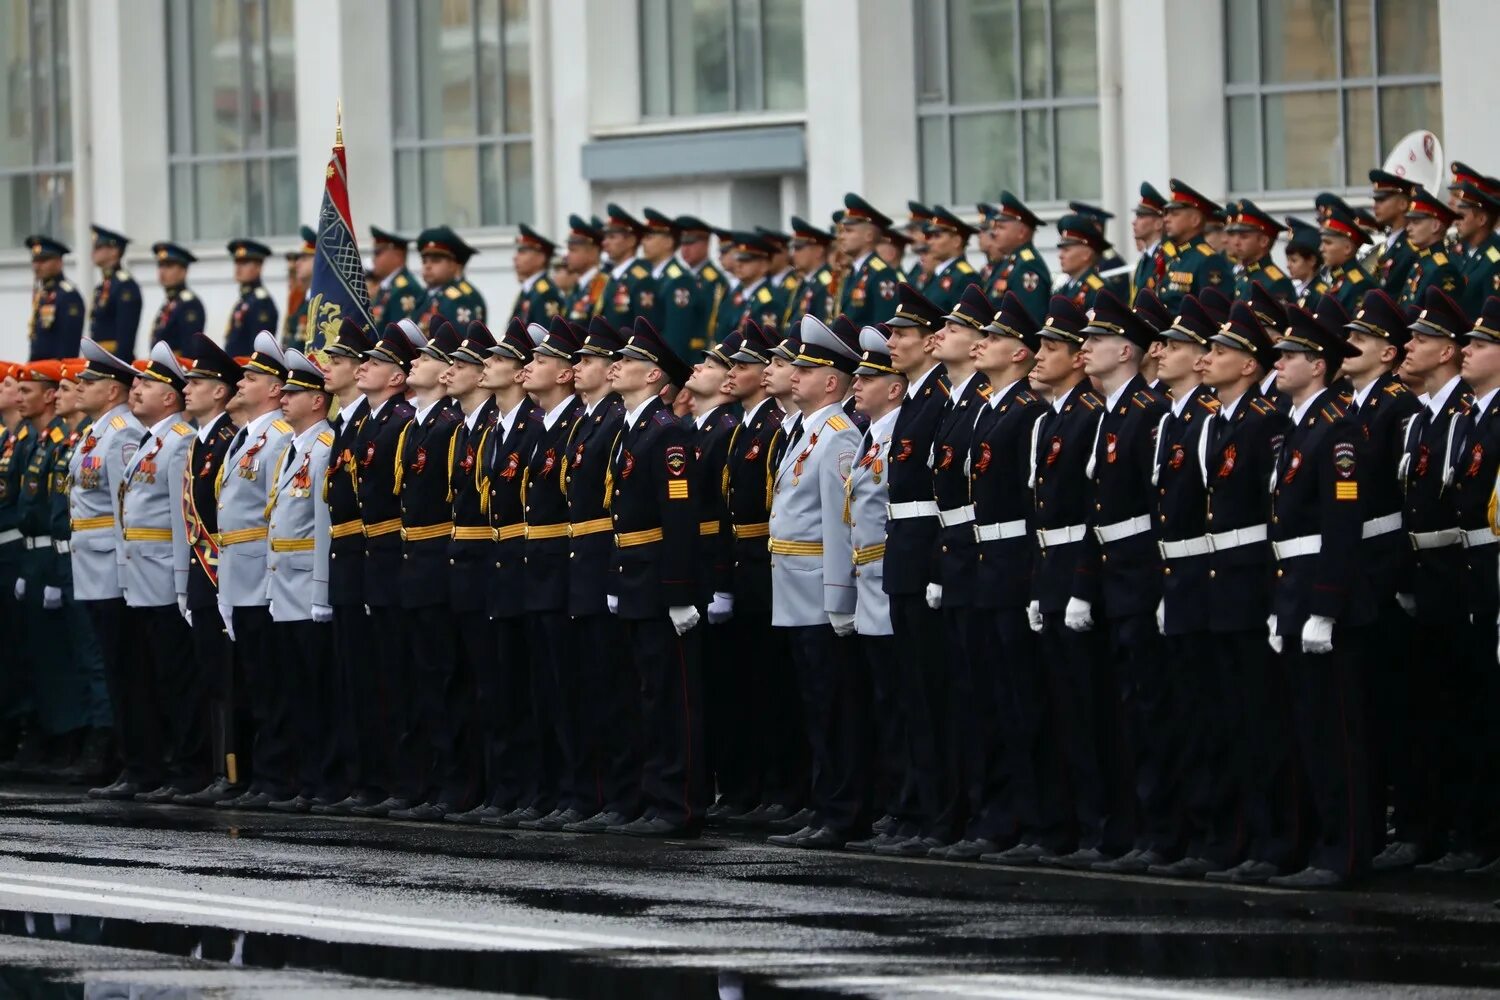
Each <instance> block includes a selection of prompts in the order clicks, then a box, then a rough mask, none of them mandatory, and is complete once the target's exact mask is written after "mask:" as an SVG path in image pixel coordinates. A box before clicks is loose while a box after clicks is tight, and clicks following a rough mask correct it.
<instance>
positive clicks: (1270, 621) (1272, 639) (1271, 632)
mask: <svg viewBox="0 0 1500 1000" xmlns="http://www.w3.org/2000/svg"><path fill="white" fill-rule="evenodd" d="M1266 628H1267V630H1268V632H1267V635H1266V642H1267V643H1269V644H1270V646H1271V651H1272V652H1275V653H1279V652H1281V636H1279V635H1277V634H1276V616H1275V615H1272V616H1271V617H1269V618H1267V619H1266Z"/></svg>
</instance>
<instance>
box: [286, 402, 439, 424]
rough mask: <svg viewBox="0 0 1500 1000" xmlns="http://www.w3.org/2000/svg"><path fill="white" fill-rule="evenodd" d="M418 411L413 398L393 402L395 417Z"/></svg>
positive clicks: (392, 414)
mask: <svg viewBox="0 0 1500 1000" xmlns="http://www.w3.org/2000/svg"><path fill="white" fill-rule="evenodd" d="M416 412H417V408H416V407H415V406H412V405H411V400H408V399H398V400H396V401H395V402H393V403H391V416H393V417H400V418H401V419H403V420H405V419H406V418H407V417H410V416H414V415H415V414H416ZM278 422H279V421H278Z"/></svg>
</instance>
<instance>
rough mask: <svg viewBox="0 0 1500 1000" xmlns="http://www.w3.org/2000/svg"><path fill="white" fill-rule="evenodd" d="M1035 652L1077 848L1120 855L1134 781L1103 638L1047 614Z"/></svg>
mask: <svg viewBox="0 0 1500 1000" xmlns="http://www.w3.org/2000/svg"><path fill="white" fill-rule="evenodd" d="M1038 649H1039V651H1040V653H1041V658H1042V662H1043V663H1045V664H1046V665H1047V675H1048V680H1049V684H1050V691H1051V695H1052V703H1053V705H1054V707H1055V708H1056V718H1057V739H1058V740H1059V742H1060V743H1061V745H1062V748H1063V757H1064V759H1065V760H1066V762H1067V767H1068V783H1069V786H1070V788H1071V792H1072V796H1073V815H1074V819H1075V822H1076V824H1077V828H1078V847H1079V848H1080V849H1089V848H1092V849H1097V850H1099V851H1102V852H1103V853H1105V854H1110V855H1119V854H1123V853H1125V852H1126V851H1128V850H1130V848H1131V846H1132V845H1133V843H1134V840H1135V836H1134V832H1135V795H1134V786H1133V784H1132V782H1133V778H1134V775H1133V773H1132V771H1131V765H1130V757H1129V756H1128V754H1127V753H1126V751H1125V741H1124V703H1123V702H1122V700H1121V698H1120V687H1119V684H1118V683H1117V682H1116V679H1115V670H1114V664H1113V663H1112V662H1111V661H1110V659H1109V657H1108V655H1107V653H1106V649H1107V639H1106V637H1105V636H1104V635H1102V634H1101V633H1100V632H1098V631H1097V630H1092V629H1091V630H1089V631H1087V632H1075V631H1073V630H1072V629H1070V628H1068V627H1067V626H1066V625H1065V624H1063V614H1062V612H1050V613H1047V614H1045V615H1044V616H1043V626H1042V633H1041V636H1040V641H1039V642H1038Z"/></svg>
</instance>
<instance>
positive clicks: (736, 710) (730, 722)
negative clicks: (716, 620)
mask: <svg viewBox="0 0 1500 1000" xmlns="http://www.w3.org/2000/svg"><path fill="white" fill-rule="evenodd" d="M700 610H702V609H701V607H700ZM707 621H708V616H707V612H704V624H703V625H700V626H699V628H702V629H704V630H705V631H704V633H703V645H704V646H705V647H706V648H708V649H712V650H715V651H716V652H718V653H719V654H720V656H721V659H719V661H718V662H721V663H722V664H723V666H722V667H720V668H719V669H714V670H709V671H706V672H705V673H704V675H703V701H704V716H705V722H704V727H703V728H704V730H705V732H706V734H707V736H706V738H707V740H708V761H709V769H710V770H711V771H712V772H713V785H714V788H715V790H716V791H717V792H718V799H717V802H718V804H720V805H722V806H723V807H724V808H726V809H728V810H729V814H730V815H739V814H741V813H745V812H749V811H750V810H751V809H753V808H755V807H756V806H757V805H759V804H760V782H759V780H758V778H759V773H758V771H759V768H758V766H757V765H758V761H757V760H756V756H755V748H754V743H753V741H752V739H751V732H752V721H753V720H752V716H751V705H752V701H751V697H750V690H751V689H750V684H749V683H747V679H746V675H747V674H751V673H754V672H755V671H756V670H758V669H759V667H760V661H761V657H760V656H759V655H758V654H759V652H760V651H759V650H758V649H756V648H755V646H754V645H750V646H748V647H747V646H745V645H742V644H745V643H750V644H753V643H754V637H753V636H752V635H751V634H750V630H749V629H747V628H746V627H745V626H744V625H743V624H742V623H741V621H740V615H739V611H738V609H736V611H735V614H734V617H732V618H730V619H729V621H727V622H724V623H722V624H719V625H710V624H707ZM762 624H766V625H767V627H769V623H762Z"/></svg>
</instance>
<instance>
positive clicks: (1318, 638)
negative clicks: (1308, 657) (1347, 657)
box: [1302, 615, 1333, 655]
mask: <svg viewBox="0 0 1500 1000" xmlns="http://www.w3.org/2000/svg"><path fill="white" fill-rule="evenodd" d="M1302 652H1304V653H1311V654H1313V655H1322V654H1323V653H1331V652H1333V619H1332V618H1328V617H1325V616H1323V615H1308V616H1307V621H1306V622H1304V623H1303V625H1302Z"/></svg>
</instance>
